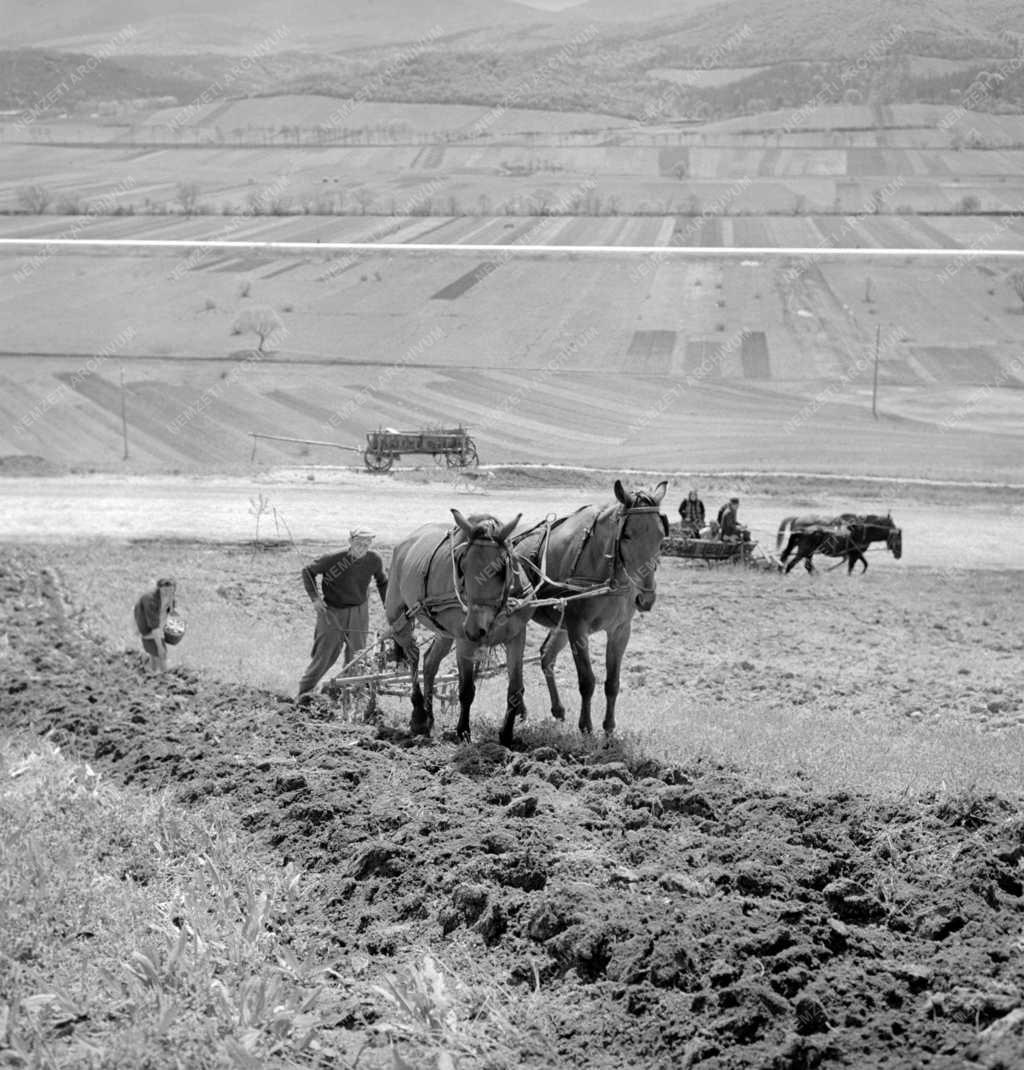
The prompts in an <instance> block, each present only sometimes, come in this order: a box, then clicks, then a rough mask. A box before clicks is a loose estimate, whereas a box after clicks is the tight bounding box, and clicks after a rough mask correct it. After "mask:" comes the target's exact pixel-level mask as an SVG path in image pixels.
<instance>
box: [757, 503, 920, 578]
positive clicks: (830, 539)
mask: <svg viewBox="0 0 1024 1070" xmlns="http://www.w3.org/2000/svg"><path fill="white" fill-rule="evenodd" d="M787 535H788V541H787V542H786V548H785V549H784V550H783V551H782V554H781V560H782V561H786V560H787V559H788V558H789V555H790V554H791V553H793V551H794V550H795V551H796V553H795V555H794V557H793V560H792V561H790V562H789V564H788V565H786V572H791V571H792V569H793V568H794V567H795V566H796V564H797V563H798V562H800V561H803V563H804V568H806V569H807V571H808V572H813V571H814V564H813V557H814V555H815V554H824V555H825V556H826V557H838V558H840V559H844V558H845V560H846V565H847V567H846V574H847V575H850V574H851V573H852V572H853V566H854V565H855V564H856V563H857V562H858V561H859V562H860V564H861V572H866V571H867V567H868V560H867V558H866V557H865V556H864V551H865V550H867V548H868V547H869V546H870V545H871V543H873V542H884V543H885V545H886V546H887V547H888V549H889V551H890V552H891V553H892V555H893V557H895V558H896V560H897V561H898V560H899V559H900V558H901V557H902V556H903V531H902V529H901V528H899V527H897V526H896V522H895V521H894V520H893V518H892V515H891V514H889V515H887V516H877V515H875V514H873V513H869V514H867V515H866V516H860V515H858V514H856V513H840V515H839V516H837V517H822V516H787V517H786V519H785V520H783V521H782V523H781V524H780V525H779V531H778V535H777V537H776V549H780V548H781V547H782V542H783V539H785V538H786V537H787ZM839 563H840V564H841V563H842V560H840V562H839Z"/></svg>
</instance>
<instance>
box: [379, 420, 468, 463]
mask: <svg viewBox="0 0 1024 1070" xmlns="http://www.w3.org/2000/svg"><path fill="white" fill-rule="evenodd" d="M407 453H425V454H431V455H432V456H433V458H434V460H435V461H436V462H437V463H438V464H440V463H441V460H442V459H443V460H444V463H445V464H446V465H447V466H448V467H449V468H467V467H470V466H471V465H476V464H478V463H479V457H478V456H477V452H476V443H475V442H474V441H473V439H472V438H471V437H470V436H469V433H468V432H467V431H466V429H465V428H464V427H450V428H440V429H439V430H435V431H394V430H392V429H391V428H382V429H379V430H377V431H368V432H367V433H366V449H365V450H364V452H363V461H364V462H365V464H366V467H367V469H368V470H369V471H371V472H388V471H390V470H391V466H392V465H393V464H394V463H395V461H397V460H399V459H400V458H401V457H402V455H403V454H407Z"/></svg>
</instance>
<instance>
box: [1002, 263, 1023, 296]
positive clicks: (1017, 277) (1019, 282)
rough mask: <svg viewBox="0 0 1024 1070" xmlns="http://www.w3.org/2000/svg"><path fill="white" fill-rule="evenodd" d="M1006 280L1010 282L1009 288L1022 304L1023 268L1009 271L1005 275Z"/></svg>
mask: <svg viewBox="0 0 1024 1070" xmlns="http://www.w3.org/2000/svg"><path fill="white" fill-rule="evenodd" d="M1006 281H1007V282H1008V283H1009V284H1010V289H1011V290H1013V292H1014V293H1015V294H1016V295H1017V296H1018V297H1019V298H1020V300H1021V304H1024V268H1017V270H1016V271H1011V272H1010V274H1009V275H1007V276H1006Z"/></svg>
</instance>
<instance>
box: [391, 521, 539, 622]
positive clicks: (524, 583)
mask: <svg viewBox="0 0 1024 1070" xmlns="http://www.w3.org/2000/svg"><path fill="white" fill-rule="evenodd" d="M455 531H456V529H455V528H453V529H452V530H451V531H448V532H447V533H446V534H445V536H444V538H443V539H441V541H440V542H439V543H438V544H437V545H436V546H435V547H434V549H433V552H432V553H431V555H430V557H429V558H428V559H427V567H426V568H425V569H424V570H423V593H422V595H421V596H420V598H419V600H418V601H417V602H416V603H415V604H414V605H411V606H409V607H408V608H407V609H406V611H405V616H406V617H407V618H408V619H410V620H411V619H412V618H413V617H415V616H417V615H418V614H422V615H423V616H424V617H426V618H427V620H429V621H430V623H431V624H432V625H433V626H434V627H435V628H437V629H438V630H439V631H441V632H445V628H444V626H443V625H442V624H441V622H440V620H438V618H437V616H436V614H438V613H442V612H444V611H445V610H449V609H461V610H462V611H463V612H468V611H469V605H468V604H467V602H466V600H465V598H464V597H463V594H462V592H461V591H460V590H459V584H460V581H462V580H463V573H462V567H461V566H462V557H463V556H464V555H465V552H466V550H467V549H468V548H469V546H470V543H472V542H492V543H494V544H495V545H496V546H499V547H500V548H501V549H502V550H503V551H504V553H505V557H506V561H505V582H504V585H503V587H502V591H501V596H500V598H498V599H497V600H495V601H481V602H476V603H475V604H476V605H480V606H485V607H487V608H490V609H496V610H497V611H498V615H499V616H500V615H501V614H502V613H505V612H510V611H511V612H514V611H515V610H516V609H519V608H521V605H520V603H522V602H525V601H528V600H529V599H530V597H531V595H532V594H533V593H534V590H535V588H534V587H533V585H532V584H531V583H530V581H529V580H528V579H527V577H526V574H525V572H524V571H523V569H522V566H521V563H520V561H519V558H517V557H516V555H515V554H514V553H513V552H512V551H511V550H510V549H509V548H508V547H507V546H504V545H503V544H501V543H498V541H497V540H496V539H494V538H493V537H491V536H490V535H483V536H480V537H478V538H472V539H467V541H466V542H464V543H460V544H459V545H458V546H456V544H455ZM445 543H447V544H448V548H449V555H450V558H451V566H452V592H453V593H452V594H450V595H434V596H433V597H431V596H430V594H429V593H428V585H429V583H430V570H431V568H432V567H433V564H434V560H435V558H436V557H437V555H438V554H439V553H440V552H441V548H442V547H443V546H444V545H445ZM460 549H461V551H462V553H457V550H460ZM517 581H518V585H519V588H520V589H521V591H522V595H521V596H520V597H513V589H514V588H515V587H516V584H517Z"/></svg>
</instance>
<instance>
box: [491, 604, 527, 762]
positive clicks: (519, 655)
mask: <svg viewBox="0 0 1024 1070" xmlns="http://www.w3.org/2000/svg"><path fill="white" fill-rule="evenodd" d="M525 650H526V627H525V625H524V626H523V628H522V629H521V630H520V632H519V634H518V635H516V636H513V638H511V639H510V640H509V641H508V642H507V643H506V644H505V664H506V666H507V667H508V693H507V696H506V699H505V723H504V724H503V725H502V726H501V731H500V732H499V733H498V742H499V743H501V744H503V745H504V746H506V747H511V746H512V728H513V726H514V725H515V723H516V718H517V717H525V716H526V704H525V703H524V702H523V653H524V652H525Z"/></svg>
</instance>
